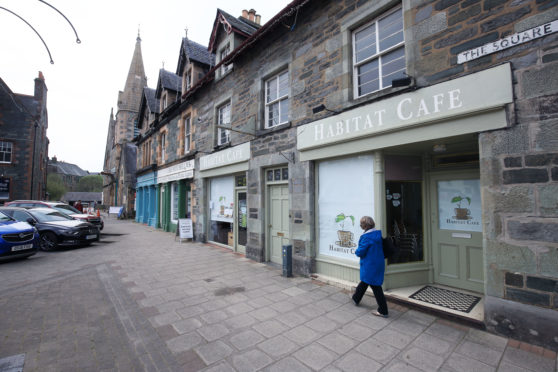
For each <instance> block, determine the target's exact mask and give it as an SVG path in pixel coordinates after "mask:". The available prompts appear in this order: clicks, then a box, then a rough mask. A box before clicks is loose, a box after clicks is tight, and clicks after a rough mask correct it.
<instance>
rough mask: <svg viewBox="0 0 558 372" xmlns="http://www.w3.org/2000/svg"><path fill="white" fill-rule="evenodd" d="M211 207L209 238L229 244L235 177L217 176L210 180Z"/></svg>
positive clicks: (231, 229) (231, 231)
mask: <svg viewBox="0 0 558 372" xmlns="http://www.w3.org/2000/svg"><path fill="white" fill-rule="evenodd" d="M209 195H210V200H209V209H210V211H211V218H210V226H209V228H210V231H209V240H211V241H214V242H217V243H221V244H226V245H231V244H229V242H230V239H229V233H230V234H231V236H232V233H233V215H234V177H233V176H229V177H216V178H213V179H211V181H210V192H209Z"/></svg>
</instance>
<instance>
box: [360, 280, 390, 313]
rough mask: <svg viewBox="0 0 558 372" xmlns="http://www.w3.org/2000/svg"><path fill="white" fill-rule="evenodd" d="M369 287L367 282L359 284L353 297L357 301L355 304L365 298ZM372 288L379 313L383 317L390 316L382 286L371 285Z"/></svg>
mask: <svg viewBox="0 0 558 372" xmlns="http://www.w3.org/2000/svg"><path fill="white" fill-rule="evenodd" d="M369 285H370V284H368V283H365V282H360V283H358V285H357V287H356V290H355V294H354V295H353V301H355V303H357V304H359V303H360V300H362V296H364V293H365V292H366V289H368V286H369ZM370 288H372V292H374V297H375V298H376V303H377V304H378V312H379V313H380V314H382V315H388V308H387V302H386V297H385V296H384V291H383V290H382V286H381V285H370Z"/></svg>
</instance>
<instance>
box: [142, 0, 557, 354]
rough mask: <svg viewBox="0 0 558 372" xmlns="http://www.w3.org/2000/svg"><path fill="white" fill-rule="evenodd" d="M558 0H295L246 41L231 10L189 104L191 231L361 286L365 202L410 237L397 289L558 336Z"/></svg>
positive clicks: (515, 332)
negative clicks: (443, 295) (449, 297)
mask: <svg viewBox="0 0 558 372" xmlns="http://www.w3.org/2000/svg"><path fill="white" fill-rule="evenodd" d="M553 4H554V3H553V2H551V1H535V0H533V1H522V2H515V1H492V0H484V1H446V0H438V1H421V0H403V1H393V0H381V1H346V2H342V3H341V2H335V1H322V2H318V1H309V0H300V1H294V2H292V3H290V4H289V5H288V6H287V7H286V8H285V9H284V10H282V11H281V12H280V13H279V14H277V15H275V16H274V17H273V18H272V19H271V20H270V21H269V22H268V23H266V24H264V25H263V26H262V27H261V28H257V29H256V30H254V32H253V33H252V34H250V35H248V36H246V37H245V38H244V39H243V40H240V42H237V41H235V40H236V39H235V38H236V37H237V36H238V35H239V34H240V32H237V31H235V30H237V29H238V27H237V28H235V27H234V25H233V24H234V23H235V22H236V21H233V20H231V19H230V18H227V17H225V16H221V13H220V11H218V13H217V18H216V21H215V24H214V29H213V32H212V36H211V39H210V47H209V49H210V50H211V51H212V52H214V53H215V55H216V65H215V66H214V67H212V68H211V70H210V71H209V72H208V73H207V74H206V75H205V77H203V78H202V79H201V80H199V81H198V82H197V83H196V84H193V85H192V87H191V88H190V89H185V90H184V92H183V95H182V103H181V107H183V108H184V107H189V109H191V110H192V111H191V112H192V123H194V127H195V129H194V130H193V132H194V136H193V141H194V144H195V148H196V153H195V155H194V160H195V161H194V171H193V173H194V174H193V179H192V185H193V187H192V190H193V195H192V201H191V205H192V220H193V222H194V236H195V239H196V240H199V241H207V242H211V243H213V244H218V245H222V246H225V247H229V248H230V249H231V250H233V251H237V252H241V253H245V254H246V256H247V257H248V258H251V259H254V260H256V261H266V262H267V261H268V262H271V263H277V264H281V263H282V259H283V258H282V251H281V249H282V246H284V245H292V247H293V258H292V260H293V261H292V264H293V268H294V271H295V272H296V273H298V274H301V275H317V276H319V277H322V278H323V279H324V280H332V281H341V282H345V283H346V282H348V283H356V282H358V280H359V262H358V259H357V258H356V257H355V256H354V250H355V249H356V246H357V243H358V239H359V237H360V235H361V233H362V231H360V229H359V224H358V221H359V219H360V217H362V216H363V215H370V216H372V217H373V218H374V219H375V221H376V225H377V227H378V228H380V229H381V230H382V232H383V234H384V236H386V235H389V236H393V237H395V239H396V240H397V241H398V242H399V245H400V247H401V249H400V252H399V255H397V256H396V257H393V258H390V259H389V260H388V261H387V262H386V264H387V270H386V279H385V284H384V286H385V288H386V290H387V293H388V295H390V292H392V293H393V294H392V296H395V293H396V291H395V290H399V292H398V293H401V292H405V290H408V291H410V292H409V294H411V293H413V292H415V291H417V290H419V289H421V288H423V287H424V286H434V287H438V288H443V289H449V290H451V291H453V292H456V293H462V294H464V295H472V296H473V297H475V298H477V299H478V300H476V301H480V302H479V305H478V306H480V308H481V310H482V311H481V312H480V318H477V319H476V320H478V321H479V322H481V323H482V324H483V325H484V326H486V328H488V329H489V330H491V331H493V332H495V333H498V334H502V335H505V336H508V337H512V338H515V339H519V340H523V341H527V342H530V343H534V344H539V345H543V346H545V347H549V348H552V349H555V350H557V349H558V339H556V334H558V321H557V320H558V292H557V291H556V288H558V287H557V285H558V265H557V263H558V235H557V234H556V232H555V231H558V229H557V227H558V226H557V224H558V200H557V199H556V197H555V195H556V190H557V188H558V186H557V185H558V183H557V181H558V168H557V164H558V163H557V159H558V158H557V156H558V143H557V142H556V133H558V116H557V114H556V112H558V111H557V110H556V102H558V101H557V100H558V82H557V77H558V73H557V69H558V59H557V58H556V51H557V50H558V7H556V5H553ZM254 14H255V12H254ZM241 18H242V17H239V18H238V19H236V20H241ZM285 25H287V26H288V27H284V26H285ZM227 40H229V42H228V43H227ZM215 45H217V46H218V47H217V48H214V47H213V46H215ZM227 45H229V46H232V47H230V48H229V49H228V52H227ZM220 47H222V49H221V48H220ZM220 51H224V53H221V54H220ZM169 128H170V127H169ZM169 130H170V132H169V136H170V137H175V136H176V137H180V136H181V134H180V132H179V131H178V129H177V130H175V131H174V132H173V129H169ZM151 138H153V139H154V140H155V141H158V142H160V140H157V139H156V137H153V136H152V137H151ZM158 166H159V163H157V167H158ZM407 297H409V296H407ZM473 305H474V304H473ZM473 305H472V306H473ZM441 310H443V308H442V309H441ZM469 310H470V309H469ZM464 313H466V311H464Z"/></svg>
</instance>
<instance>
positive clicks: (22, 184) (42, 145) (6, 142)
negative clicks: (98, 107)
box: [0, 72, 49, 203]
mask: <svg viewBox="0 0 558 372" xmlns="http://www.w3.org/2000/svg"><path fill="white" fill-rule="evenodd" d="M47 129H48V114H47V87H46V84H45V78H44V76H43V74H42V73H41V72H39V76H38V77H37V78H36V79H35V89H34V94H33V95H32V96H29V95H25V94H18V93H14V92H12V91H11V89H10V88H9V87H8V85H7V84H6V83H5V82H4V81H3V80H2V79H0V203H4V202H7V201H10V200H17V199H34V200H45V199H46V176H47V162H48V144H49V140H48V137H47Z"/></svg>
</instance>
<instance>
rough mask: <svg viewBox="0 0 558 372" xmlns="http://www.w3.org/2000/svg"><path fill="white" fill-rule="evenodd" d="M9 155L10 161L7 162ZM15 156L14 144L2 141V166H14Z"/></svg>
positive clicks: (0, 146)
mask: <svg viewBox="0 0 558 372" xmlns="http://www.w3.org/2000/svg"><path fill="white" fill-rule="evenodd" d="M7 145H9V146H7ZM8 147H9V152H8ZM8 154H9V157H10V159H9V160H5V158H6V156H7V155H8ZM13 154H14V144H13V143H12V142H10V141H0V164H12V161H13Z"/></svg>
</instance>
